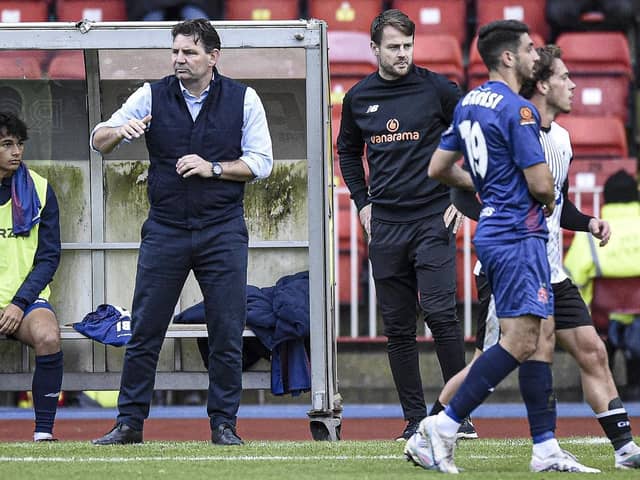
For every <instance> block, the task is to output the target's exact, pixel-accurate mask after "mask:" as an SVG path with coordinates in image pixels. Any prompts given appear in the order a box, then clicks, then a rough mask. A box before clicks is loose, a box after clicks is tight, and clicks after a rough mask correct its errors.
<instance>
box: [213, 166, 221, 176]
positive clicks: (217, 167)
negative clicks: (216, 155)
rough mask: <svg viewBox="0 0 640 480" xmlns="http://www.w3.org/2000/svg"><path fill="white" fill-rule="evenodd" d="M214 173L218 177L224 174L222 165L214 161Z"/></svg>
mask: <svg viewBox="0 0 640 480" xmlns="http://www.w3.org/2000/svg"><path fill="white" fill-rule="evenodd" d="M213 174H214V175H215V176H216V177H219V176H220V175H222V165H220V164H219V163H214V164H213Z"/></svg>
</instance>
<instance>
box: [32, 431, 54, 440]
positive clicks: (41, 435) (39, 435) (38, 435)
mask: <svg viewBox="0 0 640 480" xmlns="http://www.w3.org/2000/svg"><path fill="white" fill-rule="evenodd" d="M52 438H53V435H52V434H50V433H47V432H35V433H34V434H33V441H34V442H39V441H40V440H51V439H52Z"/></svg>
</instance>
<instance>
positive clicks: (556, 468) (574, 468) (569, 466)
mask: <svg viewBox="0 0 640 480" xmlns="http://www.w3.org/2000/svg"><path fill="white" fill-rule="evenodd" d="M529 467H530V469H531V471H532V472H576V473H600V470H598V469H597V468H591V467H586V466H584V465H582V464H581V463H580V462H578V459H577V458H576V457H574V456H573V455H572V454H571V453H569V452H567V451H566V450H559V451H557V452H555V453H554V454H552V455H549V456H548V457H545V458H540V457H538V456H537V455H533V456H532V457H531V463H530V464H529Z"/></svg>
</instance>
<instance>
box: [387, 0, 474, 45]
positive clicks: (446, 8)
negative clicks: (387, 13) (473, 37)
mask: <svg viewBox="0 0 640 480" xmlns="http://www.w3.org/2000/svg"><path fill="white" fill-rule="evenodd" d="M466 3H467V0H393V1H392V2H391V6H392V8H397V9H398V10H402V11H403V12H404V13H406V14H407V15H408V16H409V17H410V18H411V20H413V21H414V22H415V24H416V33H417V34H419V33H428V34H432V35H433V34H438V35H440V34H442V35H453V36H454V37H455V38H456V40H457V42H458V44H459V45H460V46H462V45H464V42H465V39H466V36H467V35H466V33H467V5H466Z"/></svg>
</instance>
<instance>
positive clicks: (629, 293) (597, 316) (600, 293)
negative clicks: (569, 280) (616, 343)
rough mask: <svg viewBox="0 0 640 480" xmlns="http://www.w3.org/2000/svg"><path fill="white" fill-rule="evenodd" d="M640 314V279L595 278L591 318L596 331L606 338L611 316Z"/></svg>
mask: <svg viewBox="0 0 640 480" xmlns="http://www.w3.org/2000/svg"><path fill="white" fill-rule="evenodd" d="M613 312H615V313H627V314H640V277H628V278H604V277H599V278H594V279H593V299H592V300H591V317H592V318H593V324H594V326H595V327H596V330H598V332H599V333H600V334H601V335H603V336H606V335H607V332H608V330H609V314H611V313H613Z"/></svg>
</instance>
